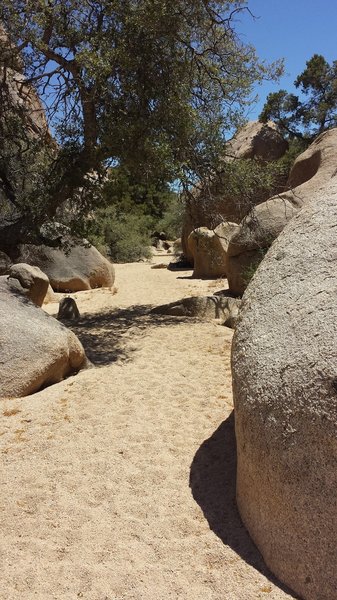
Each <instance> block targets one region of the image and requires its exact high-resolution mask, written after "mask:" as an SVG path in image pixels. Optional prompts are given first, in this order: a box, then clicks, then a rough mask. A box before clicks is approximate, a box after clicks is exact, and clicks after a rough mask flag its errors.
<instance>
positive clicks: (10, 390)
mask: <svg viewBox="0 0 337 600" xmlns="http://www.w3.org/2000/svg"><path fill="white" fill-rule="evenodd" d="M86 363H87V361H86V356H85V353H84V350H83V347H82V345H81V343H80V342H79V340H78V339H77V337H76V336H75V334H74V333H72V331H70V330H68V329H66V327H64V326H63V325H61V323H59V322H58V321H56V319H54V318H53V317H50V316H49V315H47V314H46V313H45V312H44V311H43V310H42V309H41V308H39V307H37V306H34V304H33V303H32V302H31V301H30V300H29V299H27V298H26V297H25V296H24V295H23V294H22V293H21V292H19V291H17V290H15V289H13V288H12V287H11V286H10V285H9V283H8V280H7V277H6V276H4V277H0V364H1V377H0V398H7V397H12V396H15V397H19V396H27V395H28V394H33V393H34V392H36V391H38V390H39V389H41V388H42V387H45V386H47V385H51V384H53V383H57V382H58V381H61V380H62V379H64V378H65V377H66V376H67V375H70V374H72V373H76V372H77V371H78V370H79V369H82V368H83V367H85V366H86Z"/></svg>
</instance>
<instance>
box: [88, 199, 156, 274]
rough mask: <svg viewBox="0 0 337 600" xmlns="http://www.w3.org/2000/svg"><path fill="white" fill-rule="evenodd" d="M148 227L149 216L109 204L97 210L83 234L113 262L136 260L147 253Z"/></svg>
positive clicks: (149, 222) (148, 243)
mask: <svg viewBox="0 0 337 600" xmlns="http://www.w3.org/2000/svg"><path fill="white" fill-rule="evenodd" d="M151 228H152V219H151V218H150V217H147V216H146V215H142V214H137V213H123V212H118V211H117V209H116V207H109V208H104V209H100V210H99V211H97V213H96V214H95V220H94V222H93V223H92V224H91V232H89V233H88V235H87V237H88V239H89V241H90V242H91V243H92V244H94V245H95V246H96V248H97V249H98V250H99V251H100V252H102V254H104V255H106V256H107V257H108V258H110V259H111V260H112V261H113V262H117V263H125V262H137V261H139V260H141V259H142V258H149V257H150V255H151V252H150V246H151V238H150V231H151Z"/></svg>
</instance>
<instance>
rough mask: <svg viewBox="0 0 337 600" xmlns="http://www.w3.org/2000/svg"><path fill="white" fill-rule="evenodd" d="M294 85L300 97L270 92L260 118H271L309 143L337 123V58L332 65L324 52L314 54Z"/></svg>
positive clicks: (292, 135)
mask: <svg viewBox="0 0 337 600" xmlns="http://www.w3.org/2000/svg"><path fill="white" fill-rule="evenodd" d="M294 85H295V87H296V88H299V90H300V91H301V93H302V96H301V97H300V96H297V95H295V94H289V93H287V92H286V91H285V90H280V91H278V92H274V93H271V94H269V96H268V97H267V101H266V103H265V105H264V107H263V110H262V113H261V115H260V117H259V119H260V121H262V122H266V121H268V120H269V119H272V120H273V121H275V122H276V123H278V125H279V126H280V128H281V129H283V131H284V132H285V133H286V134H287V135H289V136H290V137H291V138H300V139H302V140H304V141H305V140H306V141H307V143H310V141H311V140H312V139H313V138H314V137H315V136H316V135H318V134H320V133H322V132H323V131H325V130H326V129H329V128H331V127H335V126H336V125H337V61H333V62H332V64H331V65H330V64H329V63H328V62H327V61H326V59H325V58H324V57H323V56H321V55H320V54H314V56H312V58H311V59H310V60H308V61H307V63H306V68H305V69H304V71H303V72H302V73H301V74H300V75H299V76H298V77H297V78H296V80H295V82H294Z"/></svg>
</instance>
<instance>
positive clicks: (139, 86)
mask: <svg viewBox="0 0 337 600" xmlns="http://www.w3.org/2000/svg"><path fill="white" fill-rule="evenodd" d="M243 10H247V6H246V2H245V1H244V0H229V1H214V0H194V1H193V2H190V1H188V0H175V2H171V1H170V0H123V1H122V0H100V1H95V0H33V1H31V2H27V1H26V0H2V3H1V7H0V22H1V23H2V24H3V26H4V28H5V31H6V33H7V37H5V38H2V40H1V56H0V72H1V73H2V74H3V77H2V84H1V93H2V99H3V101H5V100H6V98H8V94H7V96H6V93H7V91H8V90H7V88H8V81H9V80H8V77H6V73H7V72H12V71H13V69H14V70H15V69H18V65H19V68H20V70H21V71H22V73H23V74H24V76H25V78H26V81H27V83H28V84H30V85H31V86H33V87H34V89H35V90H36V91H37V94H38V95H39V97H40V98H41V100H42V101H43V103H44V107H45V110H46V115H47V121H48V126H49V127H50V128H51V131H52V134H53V136H54V138H55V140H56V143H49V144H46V132H45V131H44V132H43V134H42V133H41V132H40V134H37V133H36V132H35V135H34V136H32V135H30V134H29V135H28V134H27V127H25V123H24V121H23V120H22V114H21V115H18V110H17V106H14V105H13V104H10V103H8V101H7V105H6V106H7V109H6V115H7V118H3V115H2V116H1V115H0V117H1V118H0V185H1V189H2V192H3V194H5V195H6V198H7V199H8V200H9V202H11V203H12V204H14V205H15V207H16V209H18V211H19V212H20V213H21V214H23V215H24V218H23V219H21V224H24V223H28V222H29V223H30V226H31V223H35V225H36V227H38V226H39V225H40V224H41V223H42V222H44V221H46V220H51V219H53V218H55V215H56V214H57V211H58V209H59V207H60V206H61V205H62V204H63V203H64V202H65V201H67V200H69V199H75V201H76V203H77V204H76V206H77V207H78V210H83V211H88V210H89V209H90V207H91V206H92V205H96V204H97V203H98V202H99V186H100V184H101V181H102V177H103V176H104V174H106V169H107V168H108V167H113V166H118V168H119V169H122V170H123V169H125V170H126V171H127V172H129V173H131V174H132V180H133V181H137V182H139V184H142V185H143V184H146V185H147V184H149V185H153V184H155V185H160V184H163V185H166V184H167V183H169V182H173V181H175V180H179V179H180V180H181V181H185V182H186V181H193V179H195V177H203V176H204V174H205V173H206V172H208V171H209V169H210V168H211V167H212V165H214V161H216V158H217V156H218V155H219V154H220V152H219V150H220V148H221V147H222V145H223V142H224V139H225V137H226V135H227V134H228V132H229V131H232V130H233V128H234V127H235V126H237V125H238V123H239V122H240V118H241V117H242V114H243V112H244V109H245V107H246V106H247V104H248V103H249V102H250V94H251V90H252V86H253V84H254V83H255V82H256V81H259V80H261V79H264V78H273V77H275V76H277V75H278V74H279V73H280V72H281V70H282V64H281V63H280V62H277V63H275V64H273V65H269V66H268V65H265V64H264V63H261V62H260V61H259V60H258V58H257V56H256V53H255V50H254V48H253V47H252V46H251V45H247V44H244V43H242V42H241V41H240V39H239V37H238V35H237V34H236V31H235V20H236V18H237V17H238V15H239V14H240V12H241V11H243ZM3 106H4V103H3ZM20 110H21V112H22V105H21V108H20ZM23 139H24V142H23V141H22V140H23ZM21 233H22V227H21Z"/></svg>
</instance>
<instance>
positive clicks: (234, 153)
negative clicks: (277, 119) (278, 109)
mask: <svg viewBox="0 0 337 600" xmlns="http://www.w3.org/2000/svg"><path fill="white" fill-rule="evenodd" d="M287 149H288V142H287V140H285V139H284V137H283V136H282V134H281V133H280V131H279V129H278V127H277V125H276V124H275V123H273V122H272V121H268V122H267V123H260V121H249V122H248V123H247V124H246V125H245V126H244V127H242V128H241V129H240V130H239V131H238V132H237V133H236V134H235V136H234V137H233V138H232V139H231V140H229V142H227V144H226V148H225V156H226V159H227V160H233V159H235V158H255V159H259V160H263V161H266V162H270V161H271V160H277V159H278V158H281V156H283V155H284V153H285V152H286V151H287Z"/></svg>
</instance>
